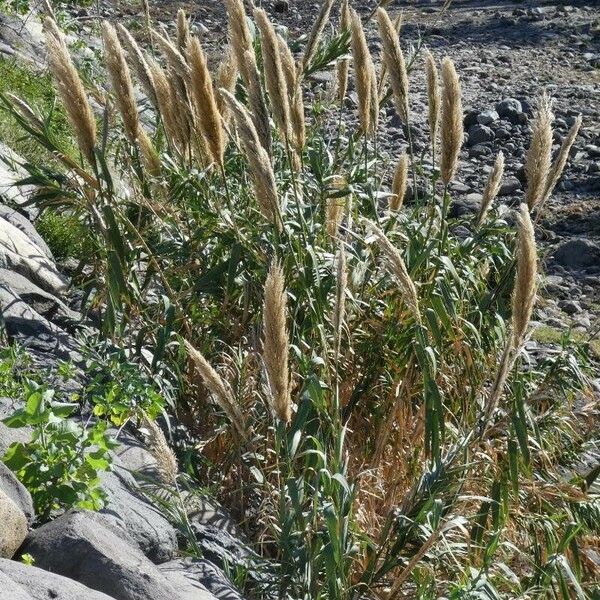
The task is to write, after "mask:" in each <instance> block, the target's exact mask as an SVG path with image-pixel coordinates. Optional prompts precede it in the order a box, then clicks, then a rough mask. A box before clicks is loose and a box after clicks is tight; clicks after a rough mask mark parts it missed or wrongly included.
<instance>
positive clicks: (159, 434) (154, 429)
mask: <svg viewBox="0 0 600 600" xmlns="http://www.w3.org/2000/svg"><path fill="white" fill-rule="evenodd" d="M142 427H144V429H146V430H147V432H148V440H147V443H148V449H149V450H150V452H151V453H152V456H154V458H155V460H156V466H157V467H158V473H159V475H160V478H161V480H162V482H163V483H166V484H167V485H171V486H175V485H176V483H177V472H178V470H179V467H178V464H177V457H176V456H175V453H174V452H173V449H172V448H171V446H169V443H168V442H167V438H166V437H165V434H164V433H163V430H162V429H161V428H160V427H159V426H158V424H157V423H156V421H153V420H151V419H149V418H148V417H147V416H144V420H143V421H142Z"/></svg>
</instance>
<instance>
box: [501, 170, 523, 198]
mask: <svg viewBox="0 0 600 600" xmlns="http://www.w3.org/2000/svg"><path fill="white" fill-rule="evenodd" d="M520 190H521V182H520V181H519V180H518V179H517V178H516V177H513V176H512V175H511V176H509V177H507V178H506V179H505V180H504V181H503V182H502V185H501V186H500V191H499V192H498V195H500V196H512V195H513V194H516V193H517V192H518V191H520Z"/></svg>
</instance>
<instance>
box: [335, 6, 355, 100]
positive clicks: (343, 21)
mask: <svg viewBox="0 0 600 600" xmlns="http://www.w3.org/2000/svg"><path fill="white" fill-rule="evenodd" d="M351 25H352V21H351V16H350V5H349V3H348V0H342V7H341V9H340V33H343V32H345V31H350V28H351ZM336 68H337V86H338V89H337V96H338V100H339V101H340V103H343V102H344V98H345V97H346V92H347V91H348V70H349V68H350V59H348V58H340V60H338V62H337V67H336Z"/></svg>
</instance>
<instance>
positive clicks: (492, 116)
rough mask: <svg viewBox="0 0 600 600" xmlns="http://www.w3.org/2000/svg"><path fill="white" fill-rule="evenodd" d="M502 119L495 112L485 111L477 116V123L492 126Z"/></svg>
mask: <svg viewBox="0 0 600 600" xmlns="http://www.w3.org/2000/svg"><path fill="white" fill-rule="evenodd" d="M499 118H500V115H499V114H498V113H497V112H496V111H495V110H492V109H490V110H484V111H482V112H480V113H479V114H478V115H477V122H478V123H479V124H481V125H490V124H491V123H494V122H495V121H497V120H498V119H499Z"/></svg>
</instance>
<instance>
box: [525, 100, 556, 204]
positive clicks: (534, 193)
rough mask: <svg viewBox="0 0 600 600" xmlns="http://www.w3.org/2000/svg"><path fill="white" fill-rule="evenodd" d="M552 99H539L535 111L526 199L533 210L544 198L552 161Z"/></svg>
mask: <svg viewBox="0 0 600 600" xmlns="http://www.w3.org/2000/svg"><path fill="white" fill-rule="evenodd" d="M553 120H554V115H553V113H552V101H551V100H550V98H549V97H548V96H547V95H545V94H544V95H542V96H541V97H540V99H539V100H538V105H537V110H536V112H535V116H534V121H533V126H532V133H531V144H530V146H529V151H528V152H527V158H526V160H525V174H526V176H527V190H526V191H525V201H526V202H527V206H529V210H533V209H534V208H535V207H536V206H537V205H538V204H539V203H540V202H541V201H542V200H543V198H544V194H545V191H546V183H547V181H548V175H549V174H550V165H551V162H552V121H553Z"/></svg>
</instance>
